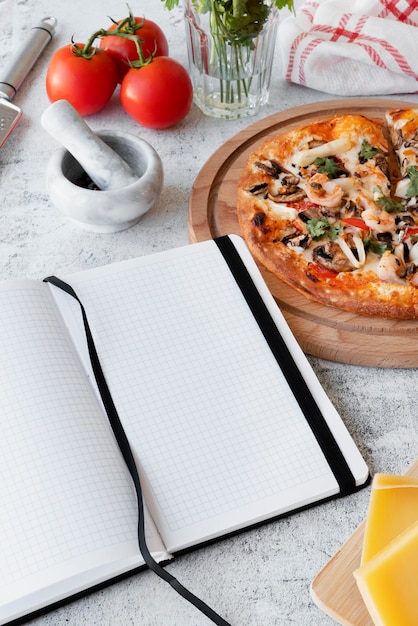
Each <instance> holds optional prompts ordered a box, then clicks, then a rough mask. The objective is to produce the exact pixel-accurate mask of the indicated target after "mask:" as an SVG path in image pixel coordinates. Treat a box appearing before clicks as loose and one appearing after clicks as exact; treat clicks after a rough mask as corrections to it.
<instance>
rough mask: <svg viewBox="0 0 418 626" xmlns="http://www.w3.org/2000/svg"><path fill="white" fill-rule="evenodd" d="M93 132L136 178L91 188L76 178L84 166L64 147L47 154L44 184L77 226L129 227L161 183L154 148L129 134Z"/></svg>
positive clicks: (96, 229) (101, 229)
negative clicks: (116, 185) (113, 185)
mask: <svg viewBox="0 0 418 626" xmlns="http://www.w3.org/2000/svg"><path fill="white" fill-rule="evenodd" d="M97 135H98V136H99V137H100V139H102V140H103V141H104V142H105V143H106V144H107V145H108V146H110V147H111V148H112V149H113V150H114V151H115V152H116V153H117V154H119V156H120V157H122V159H123V160H124V161H125V162H126V163H127V164H128V165H129V166H130V168H131V169H132V170H133V172H134V173H135V174H136V175H137V177H138V178H137V180H136V181H135V182H133V183H131V184H129V185H127V186H125V187H122V188H118V189H110V190H105V191H102V190H95V189H88V188H86V187H81V186H79V185H77V184H76V181H77V180H78V179H80V177H81V176H82V175H83V173H84V170H83V168H82V167H81V165H80V164H79V163H78V161H77V160H76V159H75V158H74V157H73V156H72V154H71V153H70V152H69V151H68V150H67V149H66V148H59V149H58V150H57V151H56V152H55V153H54V154H53V155H52V157H51V159H50V161H49V163H48V166H47V172H46V185H47V189H48V193H49V195H50V198H51V201H52V202H53V204H54V205H55V206H56V207H57V208H58V209H59V210H60V211H62V213H64V214H65V215H66V216H67V217H68V218H70V219H71V220H72V221H74V223H76V224H77V225H78V226H80V227H82V228H84V229H86V230H90V231H94V232H97V233H115V232H118V231H121V230H125V229H127V228H130V227H131V226H133V225H134V224H136V223H137V222H138V220H139V219H140V218H141V217H142V216H143V215H144V213H146V212H147V211H148V210H149V209H150V208H151V207H152V206H153V205H154V203H155V202H156V201H157V199H158V197H159V195H160V193H161V191H162V187H163V167H162V162H161V159H160V157H159V155H158V153H157V152H156V151H155V150H154V148H153V147H152V146H151V145H150V144H149V143H147V142H146V141H144V140H143V139H140V138H138V137H136V136H134V135H132V134H128V133H124V132H121V131H105V130H103V131H98V133H97Z"/></svg>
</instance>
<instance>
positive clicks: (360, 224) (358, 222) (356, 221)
mask: <svg viewBox="0 0 418 626" xmlns="http://www.w3.org/2000/svg"><path fill="white" fill-rule="evenodd" d="M341 221H342V222H343V223H344V224H349V225H350V226H355V227H356V228H361V229H362V230H370V227H369V226H367V224H366V222H365V221H364V220H362V219H361V217H344V218H343V219H342V220H341Z"/></svg>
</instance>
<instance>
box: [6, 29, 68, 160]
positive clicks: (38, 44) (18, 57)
mask: <svg viewBox="0 0 418 626" xmlns="http://www.w3.org/2000/svg"><path fill="white" fill-rule="evenodd" d="M56 25H57V20H56V18H55V17H45V18H44V19H43V20H41V21H40V22H39V24H37V25H36V26H34V27H33V28H31V29H30V31H29V34H28V36H27V37H26V38H25V40H24V41H23V42H22V45H21V46H20V47H19V48H18V50H17V51H16V53H15V54H14V55H13V57H12V59H11V61H10V63H9V64H8V65H7V67H5V68H3V69H1V70H0V148H1V147H2V146H3V144H4V143H5V141H6V139H7V138H8V137H9V135H10V133H11V132H12V131H13V129H14V128H15V126H16V124H17V123H18V121H19V120H20V118H21V117H22V111H21V109H20V108H19V107H18V106H16V105H15V104H12V103H11V102H10V100H12V99H13V98H14V96H15V95H16V93H17V90H18V89H19V87H20V85H21V84H22V83H23V81H24V79H25V78H26V76H27V75H28V73H29V71H30V70H31V69H32V67H33V66H34V65H35V62H36V61H37V59H38V57H39V56H40V54H41V52H42V51H43V49H44V48H45V46H46V45H47V44H48V43H49V42H50V41H51V39H52V36H53V34H54V32H55V27H56Z"/></svg>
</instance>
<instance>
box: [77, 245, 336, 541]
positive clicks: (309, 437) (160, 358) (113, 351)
mask: <svg viewBox="0 0 418 626" xmlns="http://www.w3.org/2000/svg"><path fill="white" fill-rule="evenodd" d="M65 280H67V282H69V283H70V284H71V285H72V287H73V288H74V289H75V291H76V292H77V294H78V296H79V298H80V300H81V301H82V302H83V304H84V306H85V309H86V312H87V316H88V319H89V322H90V326H91V329H92V332H93V336H94V340H95V343H96V348H97V350H98V354H99V358H100V360H101V363H102V367H103V369H104V372H105V376H106V378H107V381H108V384H109V387H110V389H111V392H112V396H113V399H114V401H115V404H116V406H117V408H118V411H119V415H120V418H121V421H122V423H123V425H124V427H125V431H126V434H127V436H128V438H129V440H130V442H131V445H132V447H133V449H134V452H135V455H136V458H137V460H138V463H139V467H140V472H141V478H142V481H143V483H144V491H145V494H146V498H147V500H148V505H149V507H150V509H151V512H152V514H153V516H154V518H155V519H156V523H157V526H158V527H159V530H160V532H161V535H162V537H163V539H164V541H165V542H166V547H167V549H168V550H170V551H172V550H176V549H180V548H183V547H186V546H189V545H193V544H194V543H197V542H198V541H199V539H201V537H207V538H211V537H215V536H218V535H220V534H222V533H224V532H226V531H227V530H234V529H237V528H239V527H241V526H244V525H247V524H248V520H250V521H254V522H255V521H260V520H262V519H266V518H267V517H271V515H272V514H273V513H282V512H286V511H288V510H291V509H292V508H294V507H295V504H305V503H309V502H312V501H314V500H317V499H318V497H319V495H321V496H322V495H323V494H325V495H329V494H332V493H337V492H338V486H337V483H336V480H335V478H334V476H333V475H332V472H331V471H330V469H329V467H328V464H327V462H326V461H325V459H324V456H323V454H322V452H321V450H320V448H319V446H318V444H317V442H316V439H315V437H314V435H313V434H312V432H311V430H310V428H309V426H308V424H307V422H306V420H305V417H304V416H303V414H302V412H301V410H300V408H299V406H298V404H297V402H296V400H295V399H294V397H293V395H292V393H291V391H290V390H289V387H288V385H287V383H286V381H285V379H284V376H283V374H282V372H281V370H280V368H279V366H278V364H277V362H276V360H275V359H274V357H273V355H272V353H271V351H270V349H269V347H268V346H267V344H266V343H265V341H264V339H263V336H262V333H261V331H260V329H259V327H258V325H257V322H256V321H255V319H254V318H253V315H252V313H251V311H250V310H249V308H248V307H247V305H246V303H245V301H244V298H243V296H242V294H241V291H240V289H239V288H238V286H237V284H236V283H235V280H234V278H233V277H232V275H231V273H230V271H229V269H228V266H227V264H226V263H225V261H224V259H223V257H222V255H221V254H220V252H219V251H218V249H217V247H216V245H215V244H214V243H213V242H205V244H198V245H193V246H186V247H184V248H180V249H177V250H174V251H170V252H168V253H162V254H161V253H160V254H155V255H151V256H150V257H145V258H142V259H140V260H139V261H128V262H123V263H119V264H115V265H113V266H110V267H107V268H99V269H97V270H91V271H88V272H83V273H82V274H77V275H73V276H71V277H67V278H66V279H65ZM244 519H246V520H247V521H246V522H243V520H244Z"/></svg>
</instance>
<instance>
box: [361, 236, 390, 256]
mask: <svg viewBox="0 0 418 626" xmlns="http://www.w3.org/2000/svg"><path fill="white" fill-rule="evenodd" d="M367 249H368V250H369V251H370V252H374V254H378V255H379V256H381V255H382V254H383V253H384V252H386V250H392V246H391V245H390V243H383V242H382V241H376V240H375V239H372V240H370V241H369V242H368V244H367Z"/></svg>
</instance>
